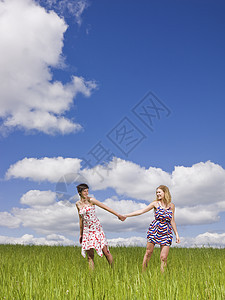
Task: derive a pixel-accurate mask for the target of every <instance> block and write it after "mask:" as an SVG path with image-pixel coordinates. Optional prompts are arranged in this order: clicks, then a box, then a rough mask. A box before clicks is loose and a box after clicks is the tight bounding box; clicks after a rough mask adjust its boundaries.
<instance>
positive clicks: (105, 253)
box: [102, 246, 113, 266]
mask: <svg viewBox="0 0 225 300" xmlns="http://www.w3.org/2000/svg"><path fill="white" fill-rule="evenodd" d="M102 252H103V254H104V255H105V257H106V259H107V261H108V263H109V264H110V266H112V265H113V257H112V254H111V253H110V252H109V249H108V248H107V246H104V247H103V248H102Z"/></svg>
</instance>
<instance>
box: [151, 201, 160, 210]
mask: <svg viewBox="0 0 225 300" xmlns="http://www.w3.org/2000/svg"><path fill="white" fill-rule="evenodd" d="M151 204H152V205H153V207H154V208H157V207H158V206H159V202H158V201H157V200H154V201H152V203H151Z"/></svg>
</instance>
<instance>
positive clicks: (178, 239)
mask: <svg viewBox="0 0 225 300" xmlns="http://www.w3.org/2000/svg"><path fill="white" fill-rule="evenodd" d="M176 243H177V244H180V238H179V235H176Z"/></svg>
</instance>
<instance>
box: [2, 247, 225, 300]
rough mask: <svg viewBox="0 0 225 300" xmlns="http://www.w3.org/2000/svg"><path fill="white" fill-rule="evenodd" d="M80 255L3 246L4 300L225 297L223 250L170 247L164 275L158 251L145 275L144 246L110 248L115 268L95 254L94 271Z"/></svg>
mask: <svg viewBox="0 0 225 300" xmlns="http://www.w3.org/2000/svg"><path fill="white" fill-rule="evenodd" d="M80 251H81V249H80V248H79V247H62V246H55V247H48V246H21V245H0V258H1V274H0V299H9V300H13V299H40V300H50V299H54V300H55V299H60V300H61V299H97V300H100V299H106V300H108V299H117V300H118V299H131V300H133V299H138V300H140V299H157V300H160V299H164V300H165V299H166V300H167V299H182V300H184V299H185V300H186V299H188V300H189V299H204V300H206V299H215V300H220V299H223V300H224V299H225V249H212V248H201V249H198V248H194V249H188V248H183V249H182V248H171V249H170V253H169V257H168V267H167V269H166V271H165V273H164V274H161V272H160V260H159V254H160V250H159V248H156V249H155V250H154V253H153V256H152V258H151V260H150V263H149V267H148V269H147V271H146V272H145V273H144V274H142V272H141V265H142V259H143V255H144V253H145V248H140V247H129V248H126V247H115V248H111V249H110V251H111V253H112V255H113V257H114V261H115V263H114V267H113V269H111V268H110V267H109V266H108V264H107V262H106V259H105V258H100V257H98V256H97V254H96V253H95V271H94V272H89V269H88V263H87V260H86V259H84V258H83V257H82V256H81V254H80Z"/></svg>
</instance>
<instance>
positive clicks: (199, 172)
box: [171, 161, 225, 206]
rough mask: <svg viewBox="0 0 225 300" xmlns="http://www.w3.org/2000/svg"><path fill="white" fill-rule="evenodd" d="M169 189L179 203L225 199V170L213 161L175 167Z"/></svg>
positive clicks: (187, 203) (188, 203) (206, 202)
mask: <svg viewBox="0 0 225 300" xmlns="http://www.w3.org/2000/svg"><path fill="white" fill-rule="evenodd" d="M171 191H172V194H173V198H174V199H176V203H177V204H179V205H184V206H186V205H197V204H198V203H202V204H203V203H205V204H208V203H212V202H217V201H222V200H225V170H224V169H223V168H222V167H221V166H220V165H218V164H214V163H213V162H210V161H207V162H205V163H204V162H200V163H197V164H194V165H193V166H191V167H184V166H179V167H175V168H174V171H173V173H172V180H171Z"/></svg>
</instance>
